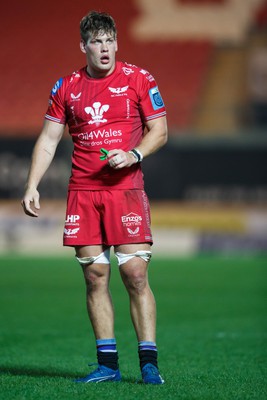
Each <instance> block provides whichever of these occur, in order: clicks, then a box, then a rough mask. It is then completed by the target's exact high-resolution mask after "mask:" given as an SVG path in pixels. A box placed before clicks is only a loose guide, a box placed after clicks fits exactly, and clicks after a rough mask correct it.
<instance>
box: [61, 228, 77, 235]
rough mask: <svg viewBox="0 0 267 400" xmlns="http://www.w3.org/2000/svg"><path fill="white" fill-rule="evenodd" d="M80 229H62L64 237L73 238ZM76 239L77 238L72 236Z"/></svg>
mask: <svg viewBox="0 0 267 400" xmlns="http://www.w3.org/2000/svg"><path fill="white" fill-rule="evenodd" d="M79 230H80V228H75V229H66V228H64V233H65V235H66V236H72V237H73V236H74V235H75V234H76V233H78V232H79ZM74 237H77V236H74Z"/></svg>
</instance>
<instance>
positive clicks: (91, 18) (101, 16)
mask: <svg viewBox="0 0 267 400" xmlns="http://www.w3.org/2000/svg"><path fill="white" fill-rule="evenodd" d="M104 33H109V34H112V35H113V36H114V38H115V39H116V36H117V28H116V24H115V21H114V19H113V18H112V17H111V16H110V15H109V14H107V13H104V12H97V11H91V12H89V13H88V14H87V15H85V16H84V17H83V18H82V20H81V22H80V34H81V39H82V40H83V41H84V42H85V43H87V41H88V39H89V37H90V36H91V37H95V36H97V35H99V34H104Z"/></svg>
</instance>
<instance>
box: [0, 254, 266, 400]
mask: <svg viewBox="0 0 267 400" xmlns="http://www.w3.org/2000/svg"><path fill="white" fill-rule="evenodd" d="M0 265H1V267H0V271H1V280H0V298H1V328H0V329H1V356H0V357H1V393H0V398H1V399H5V400H11V399H12V400H13V399H14V400H15V399H18V400H24V399H25V400H31V399H38V400H52V399H53V400H59V399H60V400H73V399H79V400H83V399H92V400H93V399H97V400H99V399H101V400H102V399H109V400H113V399H116V400H120V399H129V400H131V399H134V400H136V399H139V398H144V399H153V400H154V399H157V400H161V399H162V400H163V399H164V400H166V399H188V400H192V399H203V400H209V399H214V400H215V399H216V400H218V399H229V400H233V399H235V400H237V399H240V400H245V399H249V400H253V399H255V400H261V399H262V400H263V399H264V400H265V399H266V398H267V388H266V372H267V362H266V353H267V351H266V325H267V324H266V305H267V304H266V303H267V302H266V287H267V285H266V282H267V280H266V279H267V258H266V257H263V256H262V257H246V258H242V257H231V258H220V257H215V256H201V257H197V258H188V259H175V260H174V259H173V260H163V259H158V258H157V257H156V256H155V257H154V258H153V259H152V262H151V264H150V282H151V286H152V287H153V291H154V293H155V296H156V299H157V308H158V338H157V344H158V348H159V366H160V370H161V373H162V375H163V377H164V378H165V381H166V383H165V385H163V386H151V385H146V386H145V385H143V384H140V383H138V380H139V379H140V371H139V367H138V355H137V343H136V338H135V334H134V331H133V328H132V324H131V320H130V317H129V305H128V296H127V294H126V291H125V289H124V287H123V285H122V283H121V281H120V278H119V273H118V270H117V267H116V265H115V263H114V265H113V269H112V271H113V272H112V278H111V290H112V294H113V298H114V306H115V313H116V327H115V328H116V338H117V345H118V350H119V355H120V369H121V373H122V376H123V381H122V382H121V383H103V384H95V385H94V384H89V385H82V384H81V385H80V384H75V383H73V379H74V378H76V377H80V376H84V375H86V374H88V373H89V368H88V367H87V364H88V363H90V362H95V360H96V358H95V356H96V351H95V342H94V337H93V335H92V332H91V327H90V324H89V322H88V319H87V315H86V307H85V288H84V283H83V278H82V274H81V271H80V268H79V266H78V265H77V264H76V262H75V260H74V259H73V260H72V259H69V258H40V259H37V258H32V257H29V258H25V257H14V258H9V257H2V258H0Z"/></svg>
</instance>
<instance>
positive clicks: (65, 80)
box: [51, 68, 85, 95]
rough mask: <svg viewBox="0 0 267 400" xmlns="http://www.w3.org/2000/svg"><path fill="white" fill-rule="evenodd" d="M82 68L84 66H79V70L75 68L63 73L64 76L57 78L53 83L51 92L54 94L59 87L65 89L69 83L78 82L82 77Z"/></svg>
mask: <svg viewBox="0 0 267 400" xmlns="http://www.w3.org/2000/svg"><path fill="white" fill-rule="evenodd" d="M84 70H85V68H81V69H79V70H76V71H74V72H72V73H70V74H68V75H65V76H63V77H61V78H59V79H58V80H57V81H56V83H55V84H54V86H53V88H52V90H51V94H52V95H55V94H56V93H57V92H58V90H59V89H61V90H64V89H65V90H66V88H67V87H68V86H69V85H72V84H74V85H75V84H76V83H78V82H79V81H80V80H81V79H82V77H83V74H84Z"/></svg>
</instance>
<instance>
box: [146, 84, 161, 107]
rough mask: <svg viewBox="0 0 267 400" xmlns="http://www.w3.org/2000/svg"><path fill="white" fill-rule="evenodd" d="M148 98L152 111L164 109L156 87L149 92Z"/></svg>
mask: <svg viewBox="0 0 267 400" xmlns="http://www.w3.org/2000/svg"><path fill="white" fill-rule="evenodd" d="M149 96H150V100H151V103H152V106H153V109H154V110H158V109H159V108H162V107H164V103H163V100H162V97H161V95H160V92H159V89H158V87H157V86H156V87H153V88H152V89H150V90H149Z"/></svg>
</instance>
